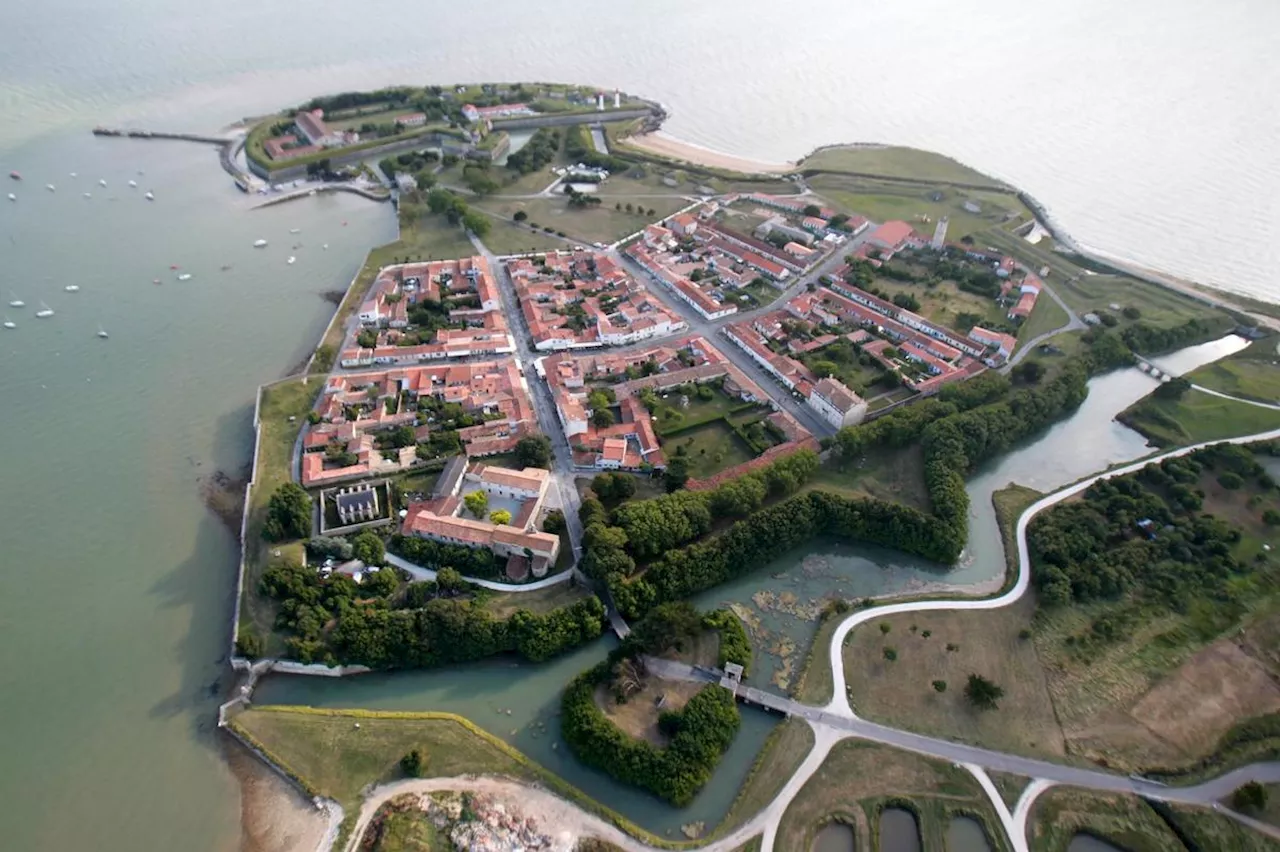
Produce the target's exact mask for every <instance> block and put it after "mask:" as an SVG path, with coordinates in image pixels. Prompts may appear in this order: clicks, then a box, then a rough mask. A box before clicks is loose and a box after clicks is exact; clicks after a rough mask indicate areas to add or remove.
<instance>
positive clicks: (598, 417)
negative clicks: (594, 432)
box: [591, 408, 613, 429]
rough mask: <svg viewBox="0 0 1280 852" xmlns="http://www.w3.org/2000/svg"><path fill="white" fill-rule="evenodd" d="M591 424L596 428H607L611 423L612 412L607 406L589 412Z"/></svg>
mask: <svg viewBox="0 0 1280 852" xmlns="http://www.w3.org/2000/svg"><path fill="white" fill-rule="evenodd" d="M591 425H592V426H595V427H596V428H597V429H608V428H609V427H610V426H612V425H613V412H612V411H610V410H609V409H607V408H597V409H596V410H595V411H593V412H591Z"/></svg>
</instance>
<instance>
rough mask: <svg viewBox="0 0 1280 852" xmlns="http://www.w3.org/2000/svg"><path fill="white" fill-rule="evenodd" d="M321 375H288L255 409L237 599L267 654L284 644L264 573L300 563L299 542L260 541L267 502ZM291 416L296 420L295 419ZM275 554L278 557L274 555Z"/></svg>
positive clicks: (284, 478)
mask: <svg viewBox="0 0 1280 852" xmlns="http://www.w3.org/2000/svg"><path fill="white" fill-rule="evenodd" d="M321 385H322V382H321V380H320V379H315V378H313V379H311V380H310V381H309V382H307V380H306V379H288V380H285V381H283V382H280V383H278V384H274V385H269V386H267V387H265V388H263V390H262V405H261V408H260V409H259V420H260V423H261V430H262V431H261V439H260V441H259V444H258V480H257V482H256V483H255V484H254V486H253V488H252V490H251V492H250V494H249V523H248V526H247V527H246V529H245V578H244V595H243V597H242V599H241V613H240V629H241V630H246V629H247V630H251V631H252V632H254V633H256V634H257V635H258V636H259V637H261V638H262V639H263V640H265V641H266V653H267V654H274V653H276V652H278V651H280V650H282V648H283V644H282V643H281V641H280V639H279V637H278V636H277V635H276V634H274V633H273V632H272V626H273V624H274V622H275V606H274V604H273V603H272V602H271V601H270V600H269V599H267V598H264V597H262V596H261V595H259V594H258V581H259V579H261V577H262V573H263V572H264V571H266V569H267V568H269V567H270V566H271V565H273V564H275V563H277V562H301V561H302V559H303V553H302V542H300V541H296V542H280V543H270V542H266V541H263V539H262V525H263V522H264V521H265V519H266V511H267V502H268V501H269V500H270V499H271V495H272V494H273V493H274V492H275V490H276V489H277V488H279V487H280V486H281V485H283V484H284V483H286V482H289V481H290V479H291V471H290V469H289V466H290V465H289V463H290V461H291V459H292V457H293V444H294V440H295V438H296V437H297V435H298V430H299V429H301V428H302V423H303V422H305V420H306V415H307V412H308V411H310V410H311V406H312V403H313V402H314V401H315V398H316V395H317V394H318V393H319V392H320V388H321ZM290 418H296V419H295V420H294V421H293V422H291V421H290ZM277 554H279V555H277Z"/></svg>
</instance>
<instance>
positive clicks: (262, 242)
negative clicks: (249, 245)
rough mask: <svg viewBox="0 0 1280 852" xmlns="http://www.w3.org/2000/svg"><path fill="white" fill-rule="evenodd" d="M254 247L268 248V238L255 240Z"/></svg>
mask: <svg viewBox="0 0 1280 852" xmlns="http://www.w3.org/2000/svg"><path fill="white" fill-rule="evenodd" d="M253 247H254V248H266V247H267V241H266V240H254V241H253Z"/></svg>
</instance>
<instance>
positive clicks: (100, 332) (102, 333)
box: [98, 323, 107, 340]
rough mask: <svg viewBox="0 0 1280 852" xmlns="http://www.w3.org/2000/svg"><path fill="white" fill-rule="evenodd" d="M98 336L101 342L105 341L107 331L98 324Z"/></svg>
mask: <svg viewBox="0 0 1280 852" xmlns="http://www.w3.org/2000/svg"><path fill="white" fill-rule="evenodd" d="M98 336H99V337H101V338H102V339H103V340H106V339H107V330H106V329H104V328H103V327H102V323H98Z"/></svg>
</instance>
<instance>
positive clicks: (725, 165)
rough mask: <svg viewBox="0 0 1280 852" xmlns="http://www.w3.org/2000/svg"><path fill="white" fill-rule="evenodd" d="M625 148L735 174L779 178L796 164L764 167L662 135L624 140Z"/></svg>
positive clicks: (659, 133)
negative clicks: (773, 175) (779, 175)
mask: <svg viewBox="0 0 1280 852" xmlns="http://www.w3.org/2000/svg"><path fill="white" fill-rule="evenodd" d="M623 144H624V145H630V146H632V147H634V148H639V149H641V150H644V151H648V152H650V153H652V154H659V155H661V156H663V157H670V158H672V159H675V160H683V161H685V162H688V163H697V164H699V165H703V166H711V167H712V168H717V169H731V170H733V171H736V172H748V173H760V172H764V173H768V174H780V173H782V172H789V171H791V170H792V169H794V168H795V163H765V162H761V161H759V160H751V159H748V158H746V157H735V156H734V155H732V154H725V153H723V152H721V151H713V150H711V149H710V148H703V147H702V146H700V145H694V144H693V143H691V142H682V141H681V140H679V139H674V138H672V137H670V136H667V135H666V134H664V133H663V132H662V131H658V132H656V133H644V134H636V135H635V136H630V137H627V139H625V140H623Z"/></svg>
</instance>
